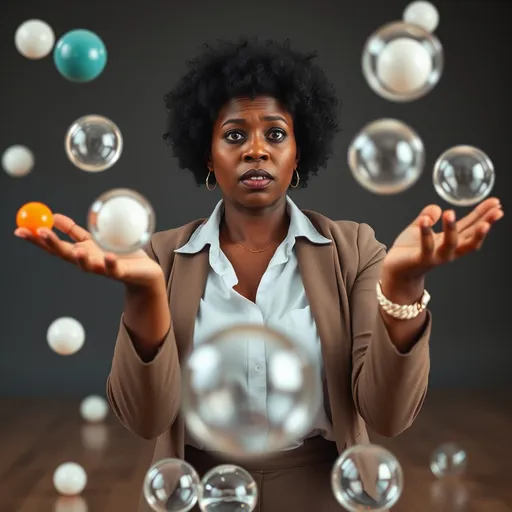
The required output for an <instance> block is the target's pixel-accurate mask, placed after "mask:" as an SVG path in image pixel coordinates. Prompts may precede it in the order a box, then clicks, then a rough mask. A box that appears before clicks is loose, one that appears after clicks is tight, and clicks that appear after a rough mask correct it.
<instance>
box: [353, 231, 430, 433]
mask: <svg viewBox="0 0 512 512" xmlns="http://www.w3.org/2000/svg"><path fill="white" fill-rule="evenodd" d="M357 238H358V240H357V244H358V250H359V264H358V271H357V276H356V278H355V281H354V284H353V286H352V290H351V292H350V310H351V321H352V337H353V346H352V363H353V366H352V393H353V396H354V401H355V404H356V408H357V411H358V413H359V414H360V416H361V417H362V418H363V419H364V421H365V422H366V424H367V425H368V426H369V427H370V428H371V429H372V430H374V431H375V432H377V433H378V434H381V435H383V436H388V437H391V436H396V435H398V434H400V433H401V432H403V431H404V430H406V429H407V428H408V427H409V426H410V425H411V424H412V422H413V421H414V419H415V418H416V416H417V415H418V413H419V411H420V409H421V406H422V405H423V402H424V399H425V396H426V393H427V386H428V377H429V371H430V354H429V339H430V332H431V325H432V316H431V313H430V311H429V310H427V323H426V326H425V328H424V330H423V332H422V333H421V335H420V337H419V339H418V340H417V342H416V343H415V345H414V346H413V347H412V349H411V350H410V351H409V352H407V353H401V352H399V351H398V350H397V349H396V347H395V346H394V344H393V343H392V341H391V338H390V337H389V334H388V331H387V328H386V325H385V324H384V321H383V320H382V317H381V313H380V311H379V305H378V302H377V297H376V292H375V286H376V284H377V281H378V279H380V271H381V265H382V262H383V260H384V257H385V255H386V250H385V246H384V245H383V244H381V243H380V242H378V241H377V240H376V239H375V236H374V231H373V229H372V228H371V227H370V226H368V225H367V224H360V225H359V231H358V237H357Z"/></svg>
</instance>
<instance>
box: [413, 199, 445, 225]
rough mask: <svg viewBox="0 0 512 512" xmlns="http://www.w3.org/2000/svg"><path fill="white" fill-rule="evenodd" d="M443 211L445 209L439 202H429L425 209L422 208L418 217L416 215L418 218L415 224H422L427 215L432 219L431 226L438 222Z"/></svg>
mask: <svg viewBox="0 0 512 512" xmlns="http://www.w3.org/2000/svg"><path fill="white" fill-rule="evenodd" d="M442 213H443V210H441V208H440V207H439V206H437V204H429V205H428V206H425V208H423V210H421V212H420V214H419V215H418V217H416V220H415V221H414V222H413V225H416V226H420V225H421V222H422V220H423V219H424V218H425V217H428V219H429V220H430V226H433V225H434V224H436V222H437V221H438V220H439V219H440V217H441V214H442Z"/></svg>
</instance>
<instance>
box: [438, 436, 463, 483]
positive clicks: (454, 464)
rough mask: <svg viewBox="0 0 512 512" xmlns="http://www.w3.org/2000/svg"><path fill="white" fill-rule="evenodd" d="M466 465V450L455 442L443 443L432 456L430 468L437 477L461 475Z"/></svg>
mask: <svg viewBox="0 0 512 512" xmlns="http://www.w3.org/2000/svg"><path fill="white" fill-rule="evenodd" d="M466 466H467V456H466V452H465V451H464V450H462V449H461V448H459V447H458V446H457V445H456V444H453V443H446V444H442V445H441V446H439V447H438V448H436V449H435V450H434V452H433V453H432V456H431V457H430V469H431V471H432V473H433V474H434V475H435V476H436V477H437V478H444V477H449V476H457V475H460V474H462V473H464V471H465V470H466Z"/></svg>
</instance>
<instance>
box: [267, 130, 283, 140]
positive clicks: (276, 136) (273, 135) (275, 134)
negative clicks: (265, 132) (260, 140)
mask: <svg viewBox="0 0 512 512" xmlns="http://www.w3.org/2000/svg"><path fill="white" fill-rule="evenodd" d="M285 135H286V134H285V133H284V132H283V130H272V131H271V132H270V133H269V137H270V139H271V140H274V141H280V140H282V139H284V137H285Z"/></svg>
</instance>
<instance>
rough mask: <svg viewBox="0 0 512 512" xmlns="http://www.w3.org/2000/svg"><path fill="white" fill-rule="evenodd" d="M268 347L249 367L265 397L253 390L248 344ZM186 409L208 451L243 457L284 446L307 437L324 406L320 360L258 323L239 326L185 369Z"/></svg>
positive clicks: (202, 349) (204, 347) (199, 349)
mask: <svg viewBox="0 0 512 512" xmlns="http://www.w3.org/2000/svg"><path fill="white" fill-rule="evenodd" d="M247 345H249V346H251V347H254V350H262V351H264V353H265V354H266V361H265V363H263V364H261V365H259V366H257V367H254V368H253V367H251V368H250V369H249V371H252V372H257V373H258V374H259V375H261V376H262V378H263V379H265V382H266V394H267V398H266V400H264V401H259V400H257V399H255V397H254V396H253V393H252V392H251V390H249V389H248V388H247V385H246V381H247V368H246V367H245V366H244V365H242V366H240V364H239V361H240V360H245V359H244V354H245V350H246V346H247ZM182 375H183V385H182V408H183V411H184V416H185V421H186V423H187V426H188V428H189V432H190V434H191V435H192V436H193V437H194V438H196V440H198V441H199V442H200V443H204V445H205V446H206V447H207V448H211V449H213V450H216V451H221V452H224V453H226V454H229V455H231V456H232V457H236V458H245V457H247V456H253V455H257V454H263V453H266V452H269V451H274V450H280V449H283V448H286V447H287V446H288V445H289V444H290V443H292V442H294V441H296V440H298V439H300V438H301V437H302V436H303V435H305V434H306V433H307V432H309V430H310V428H311V425H312V422H313V421H314V419H315V417H316V415H317V413H318V411H319V408H320V407H321V403H322V400H321V396H322V387H321V386H322V384H321V380H320V376H319V372H318V371H317V370H316V365H315V358H314V355H313V354H312V353H310V352H309V351H308V350H305V349H303V346H302V345H299V344H297V343H294V342H292V341H291V340H289V339H288V338H286V337H285V336H283V335H281V334H280V333H278V332H276V331H273V330H271V329H268V328H265V327H262V326H259V325H237V326H235V327H230V328H227V329H225V330H222V331H220V332H217V333H215V334H214V335H213V336H212V337H210V338H209V339H207V340H206V341H204V342H203V343H200V344H199V345H197V346H196V347H195V348H194V350H193V351H192V353H191V354H190V356H189V357H188V358H187V360H186V361H185V362H184V363H183V366H182Z"/></svg>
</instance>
